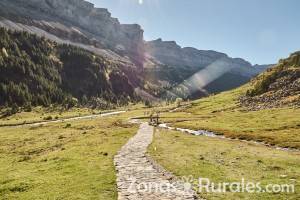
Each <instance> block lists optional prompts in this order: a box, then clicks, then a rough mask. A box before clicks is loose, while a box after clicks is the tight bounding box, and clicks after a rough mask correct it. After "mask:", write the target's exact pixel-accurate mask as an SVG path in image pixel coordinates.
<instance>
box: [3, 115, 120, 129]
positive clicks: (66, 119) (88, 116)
mask: <svg viewBox="0 0 300 200" xmlns="http://www.w3.org/2000/svg"><path fill="white" fill-rule="evenodd" d="M125 112H126V111H115V112H108V113H103V114H94V115H86V116H80V117H70V118H65V119H56V120H50V121H40V122H27V123H21V124H3V125H0V127H22V126H39V125H45V124H50V123H60V122H69V121H76V120H83V119H95V118H98V117H108V116H111V115H118V114H122V113H125Z"/></svg>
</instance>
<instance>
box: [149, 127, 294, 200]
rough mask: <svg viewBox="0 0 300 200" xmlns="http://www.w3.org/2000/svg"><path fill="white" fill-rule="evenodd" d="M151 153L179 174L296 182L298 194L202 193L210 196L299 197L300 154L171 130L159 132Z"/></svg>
mask: <svg viewBox="0 0 300 200" xmlns="http://www.w3.org/2000/svg"><path fill="white" fill-rule="evenodd" d="M149 153H150V154H151V155H152V156H153V158H154V159H155V160H156V161H158V162H159V163H160V164H161V165H162V166H163V167H165V168H166V169H167V170H169V171H171V172H173V173H174V174H175V175H177V176H180V177H181V176H190V175H192V176H193V177H195V178H198V177H202V178H209V179H210V181H211V182H214V183H219V182H234V181H239V182H240V181H241V180H242V178H245V180H246V181H252V182H255V183H257V182H261V185H262V186H265V185H266V184H295V191H296V193H290V194H288V193H280V194H273V193H202V194H201V195H200V196H201V197H204V198H206V199H208V200H209V199H214V200H215V199H216V200H217V199H220V200H231V199H278V200H279V199H294V200H296V199H299V198H300V191H299V187H300V183H299V179H300V153H299V152H298V153H291V152H285V151H280V150H275V149H271V148H268V147H264V146H262V145H254V144H248V143H244V142H239V141H230V140H222V139H217V138H209V137H200V136H192V135H188V134H183V133H180V132H176V131H170V130H159V131H157V132H156V134H155V137H154V142H153V144H152V145H151V147H150V148H149Z"/></svg>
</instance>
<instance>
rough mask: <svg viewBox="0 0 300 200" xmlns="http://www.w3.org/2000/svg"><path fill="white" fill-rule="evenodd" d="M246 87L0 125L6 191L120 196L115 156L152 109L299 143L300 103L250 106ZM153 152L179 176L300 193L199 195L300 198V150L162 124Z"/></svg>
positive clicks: (14, 195)
mask: <svg viewBox="0 0 300 200" xmlns="http://www.w3.org/2000/svg"><path fill="white" fill-rule="evenodd" d="M241 92H242V90H241V89H238V90H235V91H233V92H226V93H223V94H220V95H217V96H212V97H209V98H206V99H202V100H199V101H195V102H192V103H188V104H187V105H185V106H182V107H180V108H179V109H172V108H174V105H170V106H166V107H159V108H142V107H141V106H136V107H129V108H126V110H127V112H126V113H122V114H120V115H115V116H107V117H104V118H103V117H102V118H95V119H82V120H78V121H68V122H60V123H49V124H44V125H42V124H40V125H38V126H22V127H20V126H19V127H0V180H1V184H0V196H1V197H3V199H37V198H39V199H103V200H109V199H117V196H118V194H117V181H116V178H117V176H116V171H115V167H114V163H113V158H114V156H115V155H116V154H117V152H118V151H119V150H120V149H121V148H122V147H123V146H124V145H125V144H126V143H127V142H128V140H129V139H130V138H132V137H133V136H134V135H135V134H136V132H137V130H138V125H137V124H136V125H135V124H131V123H129V119H130V118H132V117H137V116H139V117H141V118H146V117H147V115H148V114H149V113H150V112H151V111H153V110H158V111H161V112H162V113H161V121H163V122H166V123H169V124H170V125H171V126H175V127H181V128H190V129H194V130H199V129H207V130H212V131H215V132H217V133H219V134H224V135H225V136H227V137H233V138H240V139H247V140H256V141H265V142H267V143H269V144H272V145H278V146H283V147H290V148H298V149H299V147H300V146H299V141H300V136H299V135H300V134H299V130H300V127H299V123H300V120H299V116H300V115H299V114H300V113H299V112H300V111H299V109H296V108H282V109H273V110H262V111H246V110H244V109H243V108H241V107H239V105H238V103H237V101H236V100H235V99H236V97H237V96H238V95H240V93H241ZM170 110H172V112H169V111H170ZM99 112H100V111H92V110H87V109H74V110H71V111H68V112H60V111H57V110H48V111H46V110H43V109H41V108H38V109H34V110H33V111H32V112H28V113H24V112H23V113H18V114H16V115H13V116H11V117H8V118H7V117H6V118H2V119H0V126H1V125H5V124H6V125H12V124H16V125H17V124H22V123H24V121H25V123H28V122H30V123H31V122H39V121H49V120H53V119H64V118H69V117H78V116H85V115H91V114H99ZM102 112H103V111H102ZM145 120H146V119H145ZM148 151H149V154H150V155H151V157H152V158H153V159H154V160H155V161H156V162H157V163H158V164H160V165H161V166H163V167H164V168H165V169H166V170H168V171H169V172H171V173H173V174H174V175H176V176H178V177H179V178H180V177H182V176H189V177H190V176H193V177H194V178H195V177H196V178H198V177H203V178H209V179H210V180H211V182H216V183H218V182H224V181H226V182H234V181H240V180H241V178H245V180H247V181H253V182H261V184H262V185H263V186H265V185H266V184H268V183H273V184H293V185H295V193H251V194H249V193H209V192H202V193H201V194H199V196H200V197H203V198H206V199H243V198H246V199H247V198H248V199H274V198H275V199H299V198H300V195H299V187H300V185H299V178H300V159H299V158H300V153H299V152H287V151H281V150H276V149H273V148H269V147H265V146H263V145H256V144H253V143H245V142H240V141H232V140H222V139H218V138H209V137H204V136H193V135H189V134H185V133H180V132H177V131H171V130H162V129H156V132H155V135H154V141H153V143H152V145H151V146H150V147H149V149H148ZM185 180H186V179H185ZM187 181H189V180H187Z"/></svg>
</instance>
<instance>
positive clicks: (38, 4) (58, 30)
mask: <svg viewBox="0 0 300 200" xmlns="http://www.w3.org/2000/svg"><path fill="white" fill-rule="evenodd" d="M0 13H1V17H2V20H1V21H2V23H1V25H2V26H5V27H8V28H14V29H23V30H29V31H31V32H33V33H38V34H45V35H46V36H48V37H52V38H53V37H54V36H56V37H58V38H60V39H62V40H67V41H69V42H74V43H80V44H84V45H87V46H92V47H96V48H100V49H109V50H113V51H114V52H117V53H118V54H121V55H127V56H130V57H131V58H132V60H133V61H135V62H137V63H140V62H141V60H140V58H142V57H143V30H142V29H141V27H140V26H139V25H137V24H132V25H131V24H120V23H119V21H118V19H116V18H112V17H111V14H110V13H109V12H108V11H107V9H103V8H94V5H93V4H91V3H89V2H87V1H83V0H63V1H61V0H1V1H0ZM52 38H51V39H52Z"/></svg>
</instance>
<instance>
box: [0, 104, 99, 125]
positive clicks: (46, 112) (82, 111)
mask: <svg viewBox="0 0 300 200" xmlns="http://www.w3.org/2000/svg"><path fill="white" fill-rule="evenodd" d="M101 111H103V110H92V109H88V108H72V109H70V110H68V111H65V110H62V109H61V108H58V107H57V108H43V107H35V108H33V110H32V111H31V112H19V113H16V114H14V115H12V116H8V117H2V118H0V126H1V125H12V124H22V123H31V122H37V121H47V120H49V119H48V118H50V117H51V118H52V119H53V120H54V119H63V118H70V117H78V116H84V115H91V114H95V113H100V112H101ZM3 112H4V110H3Z"/></svg>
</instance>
